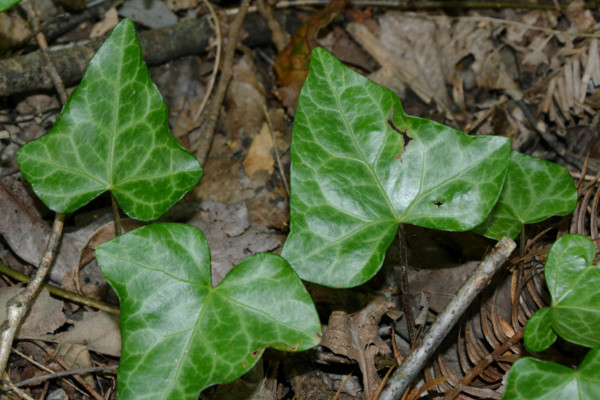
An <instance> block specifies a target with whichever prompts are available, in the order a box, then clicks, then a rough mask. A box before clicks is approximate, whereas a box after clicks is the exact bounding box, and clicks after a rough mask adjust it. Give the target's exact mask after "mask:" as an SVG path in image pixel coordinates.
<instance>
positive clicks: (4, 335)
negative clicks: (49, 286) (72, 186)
mask: <svg viewBox="0 0 600 400" xmlns="http://www.w3.org/2000/svg"><path fill="white" fill-rule="evenodd" d="M64 224H65V215H64V214H56V216H55V218H54V224H53V225H52V232H51V233H50V238H49V239H48V244H47V246H46V251H45V252H44V255H43V257H42V260H41V261H40V264H39V266H38V269H37V271H36V273H35V275H34V277H33V278H32V279H31V282H29V285H27V287H26V288H25V289H24V290H22V291H21V292H20V293H19V294H17V295H16V296H15V297H13V298H12V299H11V300H9V301H8V303H7V304H6V318H7V319H6V320H5V321H4V322H2V325H0V374H2V373H3V372H4V370H5V369H6V365H7V363H8V356H9V355H10V349H11V347H12V343H13V341H14V339H15V335H16V333H17V329H18V328H19V326H20V325H21V321H22V320H23V318H24V317H25V314H27V311H29V307H30V306H31V304H32V302H33V299H34V298H35V296H36V295H37V294H38V292H39V291H40V289H41V287H42V283H43V282H44V279H46V275H47V274H48V271H49V270H50V267H51V266H52V263H53V262H54V258H55V257H56V251H57V249H58V244H59V242H60V237H61V235H62V231H63V227H64Z"/></svg>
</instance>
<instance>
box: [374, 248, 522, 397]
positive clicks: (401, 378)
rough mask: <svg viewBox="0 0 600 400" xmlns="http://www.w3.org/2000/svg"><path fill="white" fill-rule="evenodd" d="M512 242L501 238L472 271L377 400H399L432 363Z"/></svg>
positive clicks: (505, 255) (508, 250) (494, 271)
mask: <svg viewBox="0 0 600 400" xmlns="http://www.w3.org/2000/svg"><path fill="white" fill-rule="evenodd" d="M515 247H516V244H515V242H514V241H512V240H510V239H508V238H503V239H502V240H501V241H500V242H498V244H496V246H495V247H494V248H493V249H492V251H491V252H490V253H489V254H488V255H487V256H486V257H485V259H484V260H483V261H482V262H481V264H479V266H478V267H477V269H475V271H473V273H472V274H471V276H470V277H469V279H468V280H467V282H465V284H464V285H463V286H462V287H461V288H460V290H459V291H458V293H456V295H455V296H454V297H453V298H452V300H451V301H450V303H448V305H447V306H446V308H444V310H443V311H442V312H441V313H440V315H439V316H438V318H437V319H436V320H435V322H434V323H433V325H431V327H430V328H429V330H428V331H427V333H426V334H425V337H424V338H423V340H422V341H421V342H420V343H419V345H418V346H417V347H416V348H415V351H414V352H413V353H412V354H410V355H409V356H408V357H407V358H406V359H405V360H404V362H403V363H402V365H401V366H400V367H399V368H398V369H397V370H396V371H395V372H394V374H393V375H392V377H391V378H390V380H389V381H388V384H387V386H386V388H385V389H384V391H383V392H382V393H381V397H380V400H395V399H399V398H400V397H401V396H402V394H403V393H404V392H405V391H406V389H407V388H408V386H409V385H410V384H411V382H412V381H413V380H414V379H415V377H416V376H417V374H418V373H419V372H421V370H422V369H423V367H424V366H425V364H426V363H427V362H428V361H429V360H430V359H431V357H432V356H433V354H434V353H435V351H436V350H437V348H438V346H439V345H440V343H441V342H442V340H444V338H445V337H446V335H447V334H448V332H450V330H451V329H452V327H453V326H454V325H455V324H456V322H457V321H458V320H459V318H460V317H461V316H462V314H463V313H464V312H465V311H466V310H467V308H468V307H469V305H470V304H471V303H472V302H473V300H475V298H476V297H477V295H478V294H479V293H480V292H481V291H482V290H483V289H484V288H485V287H486V286H487V285H488V283H489V282H490V280H491V279H492V277H493V276H494V274H495V273H496V272H497V271H498V270H499V269H500V267H502V265H503V264H504V262H505V261H506V260H507V259H508V257H509V256H510V254H511V253H512V252H513V250H514V249H515Z"/></svg>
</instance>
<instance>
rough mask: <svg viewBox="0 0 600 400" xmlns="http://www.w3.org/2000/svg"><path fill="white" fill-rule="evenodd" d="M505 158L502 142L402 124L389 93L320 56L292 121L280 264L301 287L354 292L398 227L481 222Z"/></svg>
mask: <svg viewBox="0 0 600 400" xmlns="http://www.w3.org/2000/svg"><path fill="white" fill-rule="evenodd" d="M509 156H510V144H509V141H508V140H507V139H506V138H502V137H492V136H480V137H470V136H467V135H466V134H464V133H463V132H460V131H458V130H456V129H453V128H450V127H447V126H444V125H441V124H438V123H435V122H433V121H430V120H426V119H421V118H416V117H409V116H407V115H406V114H405V113H404V111H403V110H402V105H401V104H400V100H399V99H398V97H397V96H396V95H395V94H394V93H393V92H392V91H390V90H388V89H386V88H383V87H381V86H379V85H377V84H375V83H373V82H371V81H369V80H368V79H367V78H365V77H364V76H362V75H360V74H358V73H356V72H354V71H352V70H350V69H349V68H346V67H345V66H344V65H343V64H342V63H340V62H339V61H338V60H336V59H335V57H334V56H333V55H331V54H329V53H328V52H327V51H325V50H324V49H322V48H316V49H314V50H313V52H312V57H311V65H310V72H309V75H308V77H307V79H306V82H305V84H304V87H303V89H302V92H301V94H300V97H299V100H298V108H297V110H296V116H295V120H294V130H293V138H292V150H291V158H292V166H291V189H292V195H291V200H290V208H291V216H290V218H291V225H290V235H289V237H288V239H287V241H286V242H285V245H284V248H283V251H282V256H283V257H284V258H286V259H287V260H288V261H289V262H290V264H291V265H292V267H293V268H294V270H295V271H296V272H297V273H298V275H300V277H301V278H302V279H304V280H308V281H311V282H315V283H319V284H323V285H326V286H332V287H352V286H356V285H359V284H361V283H363V282H365V281H367V280H368V279H370V278H371V277H372V276H373V275H374V274H375V273H376V272H377V271H378V270H379V268H380V267H381V265H382V262H383V257H384V254H385V251H386V249H387V248H388V247H389V245H390V243H391V242H392V240H393V239H394V236H395V234H396V231H397V229H398V224H399V223H410V224H414V225H419V226H423V227H427V228H434V229H443V230H453V231H464V230H468V229H472V228H473V227H475V226H477V225H479V224H481V223H482V222H483V221H484V220H485V218H486V217H487V215H488V213H489V212H490V210H491V209H492V207H493V206H494V204H495V203H496V201H497V199H498V196H499V194H500V190H501V188H502V183H503V181H504V176H505V173H506V168H507V165H508V159H509Z"/></svg>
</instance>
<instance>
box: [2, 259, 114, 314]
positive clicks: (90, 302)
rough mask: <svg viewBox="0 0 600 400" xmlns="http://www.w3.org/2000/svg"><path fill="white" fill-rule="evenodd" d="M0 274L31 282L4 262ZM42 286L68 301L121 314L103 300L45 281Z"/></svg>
mask: <svg viewBox="0 0 600 400" xmlns="http://www.w3.org/2000/svg"><path fill="white" fill-rule="evenodd" d="M0 274H4V275H6V276H9V277H11V278H13V279H16V280H18V281H20V282H23V283H29V282H31V278H30V277H28V276H27V275H25V274H22V273H20V272H18V271H15V270H12V269H10V268H9V267H7V266H6V265H4V264H0ZM42 286H43V287H45V288H46V289H48V292H50V294H53V295H55V296H58V297H60V298H62V299H65V300H68V301H72V302H73V303H78V304H83V305H84V306H88V307H92V308H95V309H97V310H102V311H106V312H107V313H110V314H114V315H120V314H121V311H120V309H119V307H117V306H113V305H111V304H108V303H105V302H103V301H100V300H95V299H92V298H90V297H85V296H82V295H80V294H77V293H73V292H70V291H68V290H65V289H61V288H58V287H56V286H52V285H49V284H47V283H43V284H42Z"/></svg>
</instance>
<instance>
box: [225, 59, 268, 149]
mask: <svg viewBox="0 0 600 400" xmlns="http://www.w3.org/2000/svg"><path fill="white" fill-rule="evenodd" d="M265 101H266V100H265V89H264V87H263V86H262V84H261V83H260V82H259V80H258V78H257V76H256V68H255V66H254V62H253V61H252V59H251V58H250V57H249V56H246V55H245V56H243V57H242V58H241V59H240V60H239V61H238V62H237V64H236V65H235V66H234V67H233V79H232V81H231V83H230V84H229V89H228V91H227V104H228V105H229V107H228V109H227V116H226V117H225V118H224V121H225V129H226V132H227V136H228V137H229V138H232V139H239V141H238V142H236V143H237V144H238V145H237V146H235V147H236V148H235V150H238V149H239V148H240V147H241V144H242V142H243V141H244V139H245V138H253V137H255V136H256V134H257V133H258V132H259V131H260V129H261V126H262V124H263V120H264V113H263V108H264V107H265V105H266V102H265Z"/></svg>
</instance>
